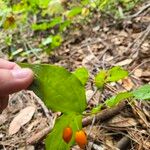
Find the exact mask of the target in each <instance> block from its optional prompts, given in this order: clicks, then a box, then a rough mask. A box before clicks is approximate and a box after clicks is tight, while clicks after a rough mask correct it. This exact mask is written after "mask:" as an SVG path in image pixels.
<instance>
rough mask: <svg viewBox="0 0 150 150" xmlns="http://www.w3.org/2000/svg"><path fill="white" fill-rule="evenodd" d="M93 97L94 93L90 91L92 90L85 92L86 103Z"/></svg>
mask: <svg viewBox="0 0 150 150" xmlns="http://www.w3.org/2000/svg"><path fill="white" fill-rule="evenodd" d="M93 95H94V91H92V90H87V91H86V100H87V102H89V100H90V99H91V98H92V96H93Z"/></svg>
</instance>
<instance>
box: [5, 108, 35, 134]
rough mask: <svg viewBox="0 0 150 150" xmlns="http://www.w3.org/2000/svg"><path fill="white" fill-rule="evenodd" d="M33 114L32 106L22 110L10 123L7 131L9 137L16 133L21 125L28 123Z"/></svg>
mask: <svg viewBox="0 0 150 150" xmlns="http://www.w3.org/2000/svg"><path fill="white" fill-rule="evenodd" d="M34 112H35V107H32V106H28V107H26V108H24V109H22V110H21V111H20V112H19V113H18V115H17V116H16V117H15V118H14V119H13V120H12V122H11V123H10V126H9V131H8V133H9V135H13V134H15V133H17V132H18V131H19V130H20V128H21V127H22V126H23V125H25V124H26V123H28V122H29V121H30V120H31V118H32V116H33V114H34Z"/></svg>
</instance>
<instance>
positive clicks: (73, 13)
mask: <svg viewBox="0 0 150 150" xmlns="http://www.w3.org/2000/svg"><path fill="white" fill-rule="evenodd" d="M81 12H82V7H74V8H72V9H71V10H70V11H69V13H68V14H67V17H69V18H72V17H75V16H77V15H78V14H80V13H81Z"/></svg>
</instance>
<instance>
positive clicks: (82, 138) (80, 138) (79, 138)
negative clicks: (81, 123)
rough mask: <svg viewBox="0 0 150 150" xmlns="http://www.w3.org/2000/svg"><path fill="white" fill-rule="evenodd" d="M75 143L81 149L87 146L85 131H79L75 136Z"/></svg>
mask: <svg viewBox="0 0 150 150" xmlns="http://www.w3.org/2000/svg"><path fill="white" fill-rule="evenodd" d="M75 141H76V143H77V144H78V145H79V147H80V148H82V149H84V148H85V145H86V144H87V136H86V134H85V132H84V131H83V130H80V131H77V132H76V134H75Z"/></svg>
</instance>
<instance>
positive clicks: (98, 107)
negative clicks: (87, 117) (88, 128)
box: [91, 104, 103, 114]
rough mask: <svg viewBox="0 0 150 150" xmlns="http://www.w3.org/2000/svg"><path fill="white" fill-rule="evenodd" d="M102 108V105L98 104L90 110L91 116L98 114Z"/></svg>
mask: <svg viewBox="0 0 150 150" xmlns="http://www.w3.org/2000/svg"><path fill="white" fill-rule="evenodd" d="M102 107H103V104H99V105H98V106H96V107H94V108H93V109H92V110H91V113H92V114H96V113H98V112H100V111H101V108H102Z"/></svg>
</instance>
